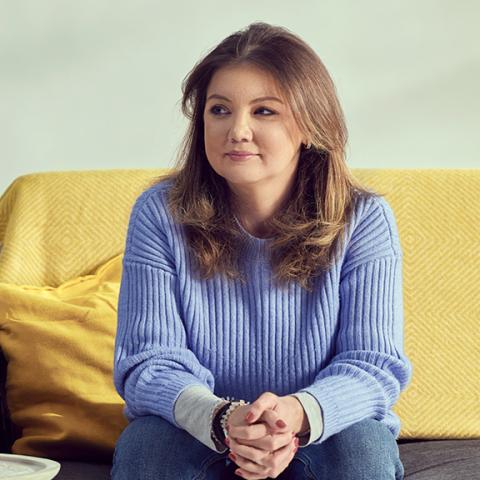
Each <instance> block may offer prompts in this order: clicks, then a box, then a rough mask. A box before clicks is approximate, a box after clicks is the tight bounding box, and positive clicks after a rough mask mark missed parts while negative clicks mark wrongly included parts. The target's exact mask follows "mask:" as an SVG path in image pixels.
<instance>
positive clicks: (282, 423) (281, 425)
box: [275, 420, 287, 428]
mask: <svg viewBox="0 0 480 480" xmlns="http://www.w3.org/2000/svg"><path fill="white" fill-rule="evenodd" d="M275 425H276V426H277V427H280V428H284V427H286V426H287V424H286V423H285V422H284V421H283V420H277V422H276V423H275Z"/></svg>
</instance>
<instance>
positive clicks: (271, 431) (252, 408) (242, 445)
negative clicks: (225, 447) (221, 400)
mask: <svg viewBox="0 0 480 480" xmlns="http://www.w3.org/2000/svg"><path fill="white" fill-rule="evenodd" d="M240 412H241V414H242V415H244V417H245V422H241V421H236V422H232V423H235V424H236V425H230V426H229V430H228V440H230V442H229V443H230V444H229V448H230V450H231V452H232V453H233V454H234V455H236V459H237V462H236V463H237V465H239V466H241V464H242V463H243V464H246V465H252V463H251V462H255V463H256V464H259V465H262V466H267V464H272V463H273V462H272V460H273V459H274V458H275V457H276V455H274V456H273V455H272V454H274V453H275V454H278V455H281V456H282V457H283V456H284V455H285V454H286V455H287V457H286V458H287V460H288V463H289V462H290V460H291V458H289V453H288V449H289V448H290V447H288V448H287V450H286V449H285V448H286V447H287V446H289V445H290V444H291V440H292V437H293V436H294V435H295V434H296V433H298V432H299V431H300V430H301V429H302V426H304V424H305V412H304V410H303V407H302V405H301V403H300V402H299V400H297V399H296V398H295V397H293V396H291V395H287V396H284V397H279V396H277V395H275V394H274V393H271V392H265V393H263V394H262V395H260V397H258V399H257V400H256V401H255V402H253V403H252V404H250V405H248V408H245V407H243V408H241V409H238V410H237V411H235V412H233V414H232V416H234V415H235V414H236V413H238V414H240ZM249 412H251V415H250V416H248V413H249ZM235 416H236V415H235ZM247 418H248V420H247ZM277 422H278V423H277ZM260 427H261V428H260ZM261 451H263V454H261ZM283 451H285V453H283ZM250 454H251V455H250ZM267 459H268V461H267ZM274 463H278V462H277V461H275V462H274ZM282 463H283V462H282ZM288 463H287V464H286V465H284V466H283V468H282V471H283V469H285V468H286V467H287V466H288ZM255 470H259V469H255ZM242 473H243V477H244V478H265V477H261V476H260V477H258V476H255V473H253V472H252V471H248V470H247V469H246V468H245V467H244V468H243V469H242ZM256 473H257V475H258V472H256ZM275 473H276V474H279V473H280V472H275Z"/></svg>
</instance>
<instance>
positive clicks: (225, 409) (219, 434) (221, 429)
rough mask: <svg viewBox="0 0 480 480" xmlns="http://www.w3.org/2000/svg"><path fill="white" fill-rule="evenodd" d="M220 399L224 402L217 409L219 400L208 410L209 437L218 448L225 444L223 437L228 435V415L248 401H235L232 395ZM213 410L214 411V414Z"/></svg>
mask: <svg viewBox="0 0 480 480" xmlns="http://www.w3.org/2000/svg"><path fill="white" fill-rule="evenodd" d="M222 400H223V401H225V402H226V403H224V404H223V405H222V406H221V407H220V408H219V409H218V405H219V404H220V403H221V402H219V403H217V404H216V405H215V406H214V408H213V409H212V411H211V412H210V437H211V439H212V441H213V443H214V444H215V445H216V447H217V448H218V449H221V448H222V447H223V446H225V438H226V437H227V436H228V431H227V425H228V417H229V416H230V415H231V413H232V412H233V411H234V410H235V409H236V408H237V407H238V406H240V405H247V404H249V403H250V402H245V400H239V401H235V400H234V399H233V397H229V396H227V397H226V398H223V397H222ZM214 412H216V413H215V416H214ZM218 418H220V422H218V421H217V419H218Z"/></svg>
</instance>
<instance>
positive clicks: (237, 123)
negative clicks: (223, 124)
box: [230, 115, 252, 142]
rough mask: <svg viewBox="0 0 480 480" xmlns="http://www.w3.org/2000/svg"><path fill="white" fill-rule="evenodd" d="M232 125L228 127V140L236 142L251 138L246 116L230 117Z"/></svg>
mask: <svg viewBox="0 0 480 480" xmlns="http://www.w3.org/2000/svg"><path fill="white" fill-rule="evenodd" d="M231 118H232V125H231V127H230V138H231V139H232V140H236V141H239V142H240V141H242V140H247V141H250V140H251V138H252V127H251V125H250V123H249V120H248V116H247V115H232V117H231Z"/></svg>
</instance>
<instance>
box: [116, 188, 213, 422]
mask: <svg viewBox="0 0 480 480" xmlns="http://www.w3.org/2000/svg"><path fill="white" fill-rule="evenodd" d="M154 194H155V190H147V191H146V192H144V193H143V194H142V195H141V196H140V197H139V198H138V199H137V201H136V203H135V205H134V207H133V209H132V213H131V216H130V222H129V226H128V230H127V240H126V248H125V254H124V258H123V271H122V278H121V284H120V292H119V298H118V323H117V333H116V338H115V359H114V384H115V387H116V389H117V391H118V393H119V395H120V396H121V397H122V398H123V399H124V400H125V410H124V413H125V416H126V417H127V419H128V420H132V419H133V418H135V417H138V416H142V415H159V416H161V417H163V418H164V419H166V420H168V421H169V422H170V423H172V424H173V425H175V426H176V427H179V428H181V426H180V425H179V424H178V423H177V422H176V421H175V415H174V406H175V402H176V400H177V397H178V396H179V395H180V393H181V392H182V391H183V390H184V389H185V388H187V387H189V386H191V385H202V386H204V387H206V388H208V389H209V390H210V391H212V392H213V388H214V378H213V375H212V373H211V371H210V370H208V369H207V368H205V367H204V366H203V365H201V364H200V362H199V361H198V359H197V358H196V356H195V355H194V353H193V352H192V351H191V350H189V349H188V347H187V339H186V331H185V328H184V325H183V322H182V317H181V308H180V301H179V286H178V279H177V275H176V271H175V264H174V261H173V258H172V254H171V249H170V247H169V244H168V241H167V236H166V234H165V229H166V227H164V225H165V223H166V222H165V218H164V215H162V209H161V208H160V207H159V205H158V199H157V200H155V201H153V199H154V198H155V197H154V196H153V195H154ZM156 194H158V192H156Z"/></svg>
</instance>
